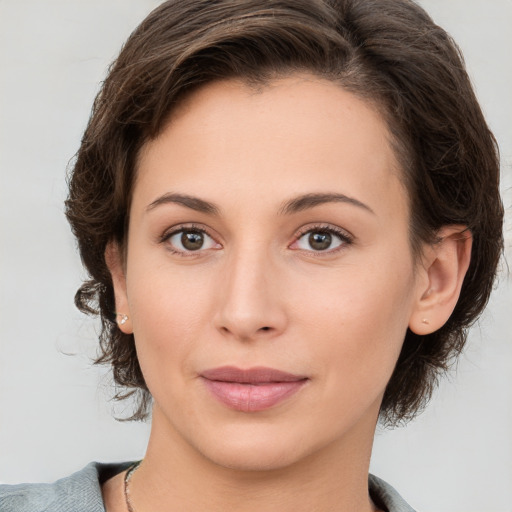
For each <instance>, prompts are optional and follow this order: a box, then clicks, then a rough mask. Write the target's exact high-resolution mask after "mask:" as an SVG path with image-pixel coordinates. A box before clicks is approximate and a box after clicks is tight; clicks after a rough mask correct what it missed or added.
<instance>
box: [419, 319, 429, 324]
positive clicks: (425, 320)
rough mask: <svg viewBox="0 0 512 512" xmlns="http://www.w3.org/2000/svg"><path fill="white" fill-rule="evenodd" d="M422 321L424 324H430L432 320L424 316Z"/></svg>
mask: <svg viewBox="0 0 512 512" xmlns="http://www.w3.org/2000/svg"><path fill="white" fill-rule="evenodd" d="M421 323H422V324H427V325H428V324H429V323H430V322H429V321H428V320H427V319H426V318H423V319H422V320H421Z"/></svg>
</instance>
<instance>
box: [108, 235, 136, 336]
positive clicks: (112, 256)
mask: <svg viewBox="0 0 512 512" xmlns="http://www.w3.org/2000/svg"><path fill="white" fill-rule="evenodd" d="M105 262H106V264H107V267H108V269H109V271H110V275H111V276H112V285H113V287H114V295H115V300H116V313H115V315H116V321H117V325H118V327H119V329H120V330H121V331H122V332H124V333H125V334H132V333H133V329H132V322H131V318H130V308H129V304H128V295H127V292H126V275H125V269H124V262H123V256H122V253H121V250H120V248H119V244H117V243H116V242H109V243H108V244H107V247H106V249H105Z"/></svg>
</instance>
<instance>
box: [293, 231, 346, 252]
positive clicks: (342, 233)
mask: <svg viewBox="0 0 512 512" xmlns="http://www.w3.org/2000/svg"><path fill="white" fill-rule="evenodd" d="M308 233H328V234H330V235H334V236H335V237H337V238H339V240H340V242H341V243H340V245H339V246H337V247H335V248H334V249H326V250H325V251H315V250H304V251H305V252H307V253H308V254H310V255H312V256H314V257H318V258H321V257H323V256H327V255H332V254H336V253H338V252H340V251H343V250H344V249H346V248H347V246H349V245H352V244H353V243H354V237H353V236H352V235H351V234H350V233H348V232H347V231H345V230H344V229H341V228H338V227H337V226H332V225H331V224H317V225H313V226H311V225H309V226H305V227H304V228H301V229H300V230H299V232H298V233H297V234H296V235H295V240H294V241H293V243H292V244H290V245H293V244H295V243H297V242H298V241H299V240H300V239H301V238H302V237H303V236H305V235H307V234H308ZM296 250H298V251H301V250H303V249H296Z"/></svg>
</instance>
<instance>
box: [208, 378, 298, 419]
mask: <svg viewBox="0 0 512 512" xmlns="http://www.w3.org/2000/svg"><path fill="white" fill-rule="evenodd" d="M203 380H204V382H205V384H206V387H207V388H208V389H209V390H210V392H211V393H212V394H213V396H214V397H215V398H216V399H217V400H219V402H221V403H223V404H224V405H227V406H228V407H229V408H230V409H234V410H236V411H243V412H257V411H264V410H265V409H270V408H271V407H274V406H276V405H277V404H279V403H281V402H282V401H284V400H286V399H287V398H289V397H291V396H292V395H294V394H295V393H297V391H299V390H300V388H302V386H303V385H304V384H305V383H306V380H307V379H303V380H298V381H293V382H269V383H263V384H241V383H239V382H225V381H219V380H209V379H203Z"/></svg>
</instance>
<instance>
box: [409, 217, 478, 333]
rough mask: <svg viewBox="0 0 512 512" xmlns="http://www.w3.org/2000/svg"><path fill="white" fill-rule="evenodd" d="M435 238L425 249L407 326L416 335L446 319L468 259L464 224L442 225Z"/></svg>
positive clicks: (467, 233) (469, 240)
mask: <svg viewBox="0 0 512 512" xmlns="http://www.w3.org/2000/svg"><path fill="white" fill-rule="evenodd" d="M438 239H439V240H438V241H437V242H436V243H435V244H433V245H432V246H430V247H429V248H428V250H427V251H426V252H427V254H426V255H425V258H424V260H423V267H422V270H421V272H422V273H423V276H424V279H421V280H420V281H419V284H418V286H419V289H418V293H417V295H418V297H417V300H416V304H415V307H414V311H413V312H412V315H411V318H410V321H409V328H410V329H411V330H412V331H413V332H415V333H416V334H420V335H425V334H430V333H432V332H434V331H437V330H438V329H440V328H441V327H442V326H443V325H444V324H445V323H446V322H447V320H448V319H449V318H450V315H451V314H452V312H453V310H454V309H455V306H456V304H457V301H458V299H459V296H460V291H461V288H462V283H463V281H464V277H465V275H466V272H467V270H468V268H469V263H470V260H471V247H472V241H473V238H472V236H471V232H470V231H469V229H467V228H466V227H465V226H459V225H455V226H444V227H443V228H442V229H441V230H440V231H439V233H438Z"/></svg>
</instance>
